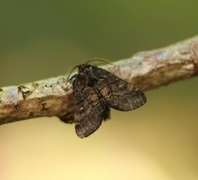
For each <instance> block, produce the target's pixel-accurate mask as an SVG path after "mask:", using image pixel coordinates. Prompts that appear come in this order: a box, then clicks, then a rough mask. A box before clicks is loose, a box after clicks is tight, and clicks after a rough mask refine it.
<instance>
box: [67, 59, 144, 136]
mask: <svg viewBox="0 0 198 180" xmlns="http://www.w3.org/2000/svg"><path fill="white" fill-rule="evenodd" d="M74 68H78V72H77V74H75V75H73V76H72V77H71V78H70V81H73V82H72V83H73V90H74V123H75V130H76V134H77V135H78V137H80V138H84V137H87V136H89V135H90V134H92V133H93V132H95V131H96V130H97V129H98V128H99V127H100V125H101V123H102V121H103V120H106V119H109V117H110V108H114V109H116V110H120V111H131V110H134V109H137V108H139V107H141V106H142V105H144V104H145V103H146V96H145V94H144V93H143V92H141V91H140V90H139V89H138V88H136V87H134V86H132V85H131V84H129V83H128V82H126V81H125V80H123V79H121V78H119V77H117V76H116V75H114V74H112V73H110V72H109V71H107V70H105V69H102V68H99V67H97V66H95V65H91V64H90V61H87V62H86V63H82V64H80V65H77V66H75V67H74Z"/></svg>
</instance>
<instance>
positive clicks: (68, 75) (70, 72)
mask: <svg viewBox="0 0 198 180" xmlns="http://www.w3.org/2000/svg"><path fill="white" fill-rule="evenodd" d="M78 67H79V65H75V66H72V67H70V68H69V69H68V70H67V72H66V75H67V79H66V83H67V82H69V78H70V77H71V74H72V73H73V72H74V70H75V69H76V68H78Z"/></svg>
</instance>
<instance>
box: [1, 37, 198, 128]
mask: <svg viewBox="0 0 198 180" xmlns="http://www.w3.org/2000/svg"><path fill="white" fill-rule="evenodd" d="M102 68H105V69H107V70H108V71H110V72H112V73H113V74H115V75H117V76H120V77H121V78H123V79H125V80H127V81H128V82H129V83H131V84H133V85H134V86H136V87H138V88H139V89H141V90H143V91H145V90H149V89H153V88H156V87H159V86H162V85H165V84H168V83H171V82H174V81H177V80H183V79H186V78H190V77H193V76H196V75H198V36H196V37H194V38H191V39H188V40H185V41H183V42H179V43H177V44H174V45H171V46H168V47H165V48H162V49H157V50H153V51H146V52H139V53H136V54H135V55H133V56H132V57H131V58H128V59H124V60H120V61H117V62H114V63H113V64H112V65H106V66H102ZM66 79H67V77H66V76H60V77H57V78H52V79H47V80H42V81H39V82H33V83H29V84H24V85H20V86H13V87H4V88H0V124H5V123H10V122H15V121H19V120H24V119H30V118H35V117H43V116H57V117H59V118H60V119H62V120H64V121H66V122H72V120H73V108H74V107H73V106H74V105H73V97H74V95H73V91H72V85H71V84H70V83H69V82H68V83H66Z"/></svg>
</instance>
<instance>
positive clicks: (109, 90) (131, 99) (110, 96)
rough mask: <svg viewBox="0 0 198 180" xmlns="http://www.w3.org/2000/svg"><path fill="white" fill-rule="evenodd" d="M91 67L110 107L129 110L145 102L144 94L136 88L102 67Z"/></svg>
mask: <svg viewBox="0 0 198 180" xmlns="http://www.w3.org/2000/svg"><path fill="white" fill-rule="evenodd" d="M93 68H94V71H93V72H94V75H95V76H96V77H97V78H98V82H97V87H98V90H99V92H100V94H101V95H102V96H103V97H104V99H105V101H106V102H107V104H108V105H109V106H110V107H112V108H114V109H117V110H121V111H130V110H133V109H136V108H139V107H141V106H142V105H144V104H145V103H146V96H145V94H144V93H143V92H141V91H140V90H139V89H138V88H136V87H134V86H132V85H131V84H129V83H128V82H126V81H125V80H123V79H121V78H119V77H117V76H115V75H113V74H111V73H110V72H108V71H106V70H104V69H101V68H98V67H95V66H94V67H93Z"/></svg>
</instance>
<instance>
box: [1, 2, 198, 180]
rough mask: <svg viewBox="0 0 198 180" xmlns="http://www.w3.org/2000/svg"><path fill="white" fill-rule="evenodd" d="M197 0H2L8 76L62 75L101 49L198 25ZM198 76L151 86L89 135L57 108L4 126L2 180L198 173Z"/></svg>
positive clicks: (117, 51) (187, 32) (146, 44)
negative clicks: (81, 134) (137, 102)
mask: <svg viewBox="0 0 198 180" xmlns="http://www.w3.org/2000/svg"><path fill="white" fill-rule="evenodd" d="M197 8H198V1H195V0H189V1H176V0H175V1H174V0H171V1H170V0H167V1H157V0H153V1H146V0H143V1H135V0H130V1H129V0H128V1H127V0H124V1H115V0H114V1H113V0H108V1H107V0H105V1H104V0H100V1H93V0H92V1H91V0H86V1H79V0H77V1H67V0H65V1H63V0H57V1H51V0H48V1H42V0H41V1H38V0H34V1H33V0H29V1H25V0H18V1H9V0H7V1H1V3H0V22H1V23H0V86H1V87H2V86H9V85H17V84H21V83H26V82H31V81H36V80H40V79H44V78H49V77H53V76H58V75H63V74H65V73H66V71H67V69H68V68H69V67H70V66H73V65H75V64H79V63H81V62H82V61H86V60H88V59H90V58H93V57H104V58H107V59H110V60H112V61H114V60H119V59H124V58H127V57H130V56H131V55H132V54H133V53H135V52H137V51H142V50H151V49H155V48H160V47H163V46H166V45H169V44H171V43H175V42H177V41H180V40H184V39H186V38H190V37H192V36H195V35H197V34H198V33H197V32H198V20H197V18H198V11H197ZM197 82H198V80H197V78H193V79H189V80H186V81H181V82H177V83H174V84H171V85H169V86H165V87H161V88H158V89H155V90H152V91H148V92H146V95H147V98H148V102H147V104H146V105H145V106H144V107H142V108H140V109H138V110H136V111H134V112H127V113H123V112H118V111H112V115H111V120H110V121H107V122H105V123H103V124H102V126H101V128H100V129H99V130H98V131H97V132H95V133H94V134H93V135H92V136H90V137H89V138H86V139H83V140H81V139H79V138H78V137H77V136H76V135H75V131H74V126H73V125H67V124H64V123H62V122H61V121H59V120H58V118H56V117H54V118H37V119H31V120H26V121H21V122H17V123H12V124H7V125H3V126H1V127H0V147H1V148H0V179H1V180H26V179H28V180H35V179H42V180H54V179H58V180H65V179H72V180H73V179H81V180H82V179H86V180H87V179H93V180H95V179H96V180H100V179H108V180H109V179H112V180H119V179H133V180H159V179H160V180H178V179H179V180H186V179H188V180H195V179H196V180H197V179H198V158H197V156H198V131H197V130H198V121H197V120H198V115H197V106H198V102H197V99H198V94H197V91H198V85H197Z"/></svg>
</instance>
